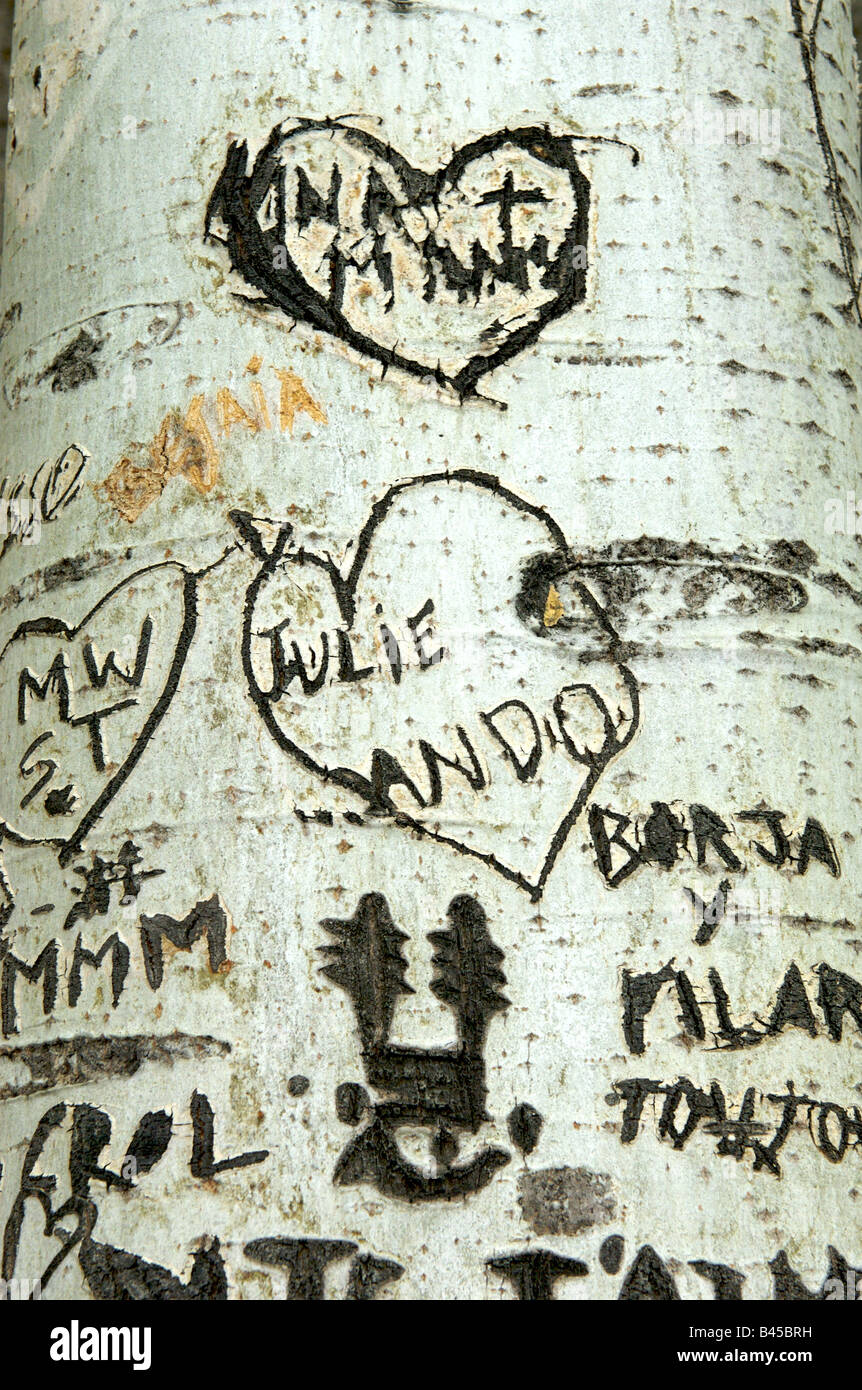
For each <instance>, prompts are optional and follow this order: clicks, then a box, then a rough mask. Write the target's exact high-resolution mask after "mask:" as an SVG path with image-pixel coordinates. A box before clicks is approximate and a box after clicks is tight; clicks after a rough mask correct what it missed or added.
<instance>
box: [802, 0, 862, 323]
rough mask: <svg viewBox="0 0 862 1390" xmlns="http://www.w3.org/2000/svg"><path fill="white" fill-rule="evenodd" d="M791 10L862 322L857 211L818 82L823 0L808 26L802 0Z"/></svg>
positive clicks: (845, 266)
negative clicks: (841, 169)
mask: <svg viewBox="0 0 862 1390" xmlns="http://www.w3.org/2000/svg"><path fill="white" fill-rule="evenodd" d="M790 10H791V13H792V15H793V32H794V34H795V37H796V39H797V41H798V43H799V50H800V54H801V57H802V67H803V69H804V72H805V84H806V86H807V87H808V91H809V93H810V96H811V105H812V107H813V110H814V124H815V129H816V132H817V143H818V144H819V146H820V150H821V153H822V155H823V163H824V165H825V166H826V194H827V197H828V199H829V205H830V207H831V209H832V220H833V222H834V225H835V234H836V236H837V237H838V245H839V247H840V250H841V266H842V270H843V273H844V279H845V280H846V281H847V287H848V289H849V291H850V298H849V300H848V302H847V305H846V306H845V312H846V313H847V314H848V315H849V316H850V317H852V318H853V319H854V320H855V321H856V323H858V324H860V325H862V304H860V298H859V296H860V293H862V276H860V275H859V272H858V266H857V263H856V252H855V248H854V244H853V232H852V229H851V218H853V216H854V214H853V212H852V209H851V207H850V204H849V203H848V200H847V197H846V195H845V193H844V190H843V187H842V180H841V175H840V173H839V171H838V162H837V160H836V158H835V150H834V147H833V145H832V139H831V137H830V134H829V128H828V126H827V124H826V116H825V114H824V111H823V103H822V101H821V97H820V91H819V89H818V86H817V74H816V62H817V28H818V26H819V24H820V19H821V17H822V13H823V0H817V4H816V7H815V10H814V16H813V18H812V20H811V23H810V25H809V27H808V28H807V29H806V27H805V23H804V19H803V13H802V3H801V0H790Z"/></svg>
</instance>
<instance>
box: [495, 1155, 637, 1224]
mask: <svg viewBox="0 0 862 1390" xmlns="http://www.w3.org/2000/svg"><path fill="white" fill-rule="evenodd" d="M518 1193H519V1195H518V1203H519V1205H520V1207H521V1211H522V1213H523V1216H524V1220H525V1221H526V1222H527V1224H528V1225H529V1226H531V1227H532V1229H533V1230H534V1231H535V1233H536V1235H537V1236H544V1235H551V1236H576V1235H579V1234H580V1232H581V1231H586V1230H589V1228H590V1227H591V1226H600V1225H603V1224H604V1223H605V1222H607V1221H611V1220H612V1219H613V1217H614V1216H615V1215H616V1212H617V1203H616V1197H615V1196H614V1193H613V1191H612V1186H611V1179H610V1177H609V1175H608V1174H607V1173H592V1172H590V1170H589V1169H588V1168H544V1169H540V1170H539V1171H538V1172H536V1173H522V1174H521V1175H520V1177H519V1178H518Z"/></svg>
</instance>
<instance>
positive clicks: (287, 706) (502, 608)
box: [232, 469, 639, 900]
mask: <svg viewBox="0 0 862 1390" xmlns="http://www.w3.org/2000/svg"><path fill="white" fill-rule="evenodd" d="M232 520H233V521H234V525H235V526H236V528H237V531H238V533H239V535H240V539H241V542H242V544H243V546H244V547H246V548H247V549H249V550H250V551H251V552H252V554H253V555H254V556H255V557H256V558H257V560H258V561H260V570H259V572H258V574H257V575H256V577H255V578H254V580H253V581H252V583H251V585H250V587H249V590H248V593H247V596H246V603H245V620H244V631H243V639H242V654H243V665H244V669H245V674H246V679H247V681H248V687H249V691H250V693H251V696H252V699H253V700H254V703H255V705H256V707H257V710H258V713H259V715H260V717H261V719H262V720H263V722H264V724H265V725H266V728H267V730H268V732H269V733H270V734H271V736H272V737H273V738H274V740H275V742H276V743H277V744H278V746H279V748H281V749H282V750H283V751H284V752H285V753H288V754H290V755H291V756H292V757H293V758H295V759H296V760H297V761H298V762H299V763H300V764H301V766H302V767H304V768H306V769H308V770H309V771H311V772H314V773H315V774H316V775H317V776H319V777H321V778H323V779H324V780H325V781H326V782H327V783H329V784H330V785H331V786H333V787H335V788H338V789H340V790H341V791H342V792H347V793H349V794H350V795H351V798H355V797H358V798H359V799H360V802H364V803H365V812H366V819H368V818H370V819H371V820H372V822H374V821H376V822H377V823H380V821H382V820H384V819H386V818H389V819H390V821H391V822H394V824H396V825H399V826H402V827H404V828H405V829H409V830H412V831H418V832H420V833H422V834H423V835H427V836H431V837H433V838H434V839H435V840H437V841H439V842H440V843H442V844H446V845H449V846H451V847H452V848H454V849H456V850H458V851H460V852H461V853H463V854H470V855H474V856H475V857H476V858H478V859H481V860H483V861H484V862H485V863H486V864H488V865H489V866H490V867H491V868H493V869H495V870H496V871H497V872H498V873H500V874H502V875H503V876H504V877H505V878H507V879H509V880H510V881H511V882H513V883H515V884H517V886H518V887H520V888H522V889H524V891H526V892H528V893H529V894H530V896H531V897H532V898H533V899H534V900H535V899H537V898H539V897H540V896H541V894H542V892H543V889H544V886H545V882H546V880H547V878H548V875H549V874H550V872H551V870H552V868H553V866H554V863H555V862H556V859H557V856H558V855H559V853H560V851H561V850H562V848H563V845H564V844H565V842H566V839H567V837H568V835H569V833H570V831H571V829H572V827H573V826H574V824H575V822H576V821H577V819H578V817H579V816H580V814H581V812H582V810H583V809H584V807H585V805H586V802H587V799H588V797H589V795H590V793H591V791H592V789H593V787H594V786H595V785H596V783H597V781H598V779H599V777H600V776H601V774H602V772H603V770H604V768H605V767H606V766H607V764H608V763H609V762H610V760H611V759H612V758H613V757H615V756H616V754H617V753H619V752H620V751H621V750H622V749H623V748H625V746H626V745H627V744H628V742H629V741H630V740H631V738H632V737H633V735H634V733H635V729H636V727H637V723H638V713H639V702H638V693H637V685H636V682H635V679H634V677H633V675H632V674H631V672H630V671H629V670H628V669H627V667H626V666H624V665H623V664H622V662H621V661H620V653H619V642H618V638H617V636H616V633H615V632H614V630H613V628H612V627H611V626H610V623H609V622H608V620H607V617H606V614H605V612H604V610H603V609H602V608H601V607H600V606H599V604H598V603H597V602H596V600H595V599H594V598H593V596H592V594H591V593H590V591H589V590H588V589H587V587H586V585H584V584H582V583H581V582H580V581H579V580H577V579H576V578H574V576H573V574H572V571H573V569H574V567H575V562H574V559H573V557H572V555H571V552H570V551H569V548H568V546H567V544H566V541H565V538H564V536H563V534H562V532H561V531H560V528H559V527H558V526H557V524H556V522H555V521H554V520H553V518H552V517H550V516H549V515H548V513H547V512H545V511H544V510H543V509H542V508H540V507H536V506H533V505H531V504H530V503H528V502H525V501H523V500H522V499H521V498H519V497H517V496H516V495H515V494H514V493H512V492H510V491H509V490H508V489H507V488H504V487H503V486H502V485H501V484H500V482H499V480H498V479H497V478H494V477H492V476H491V475H489V474H483V473H477V472H473V471H472V470H469V469H458V470H455V471H453V472H451V473H444V474H431V475H429V476H427V477H425V478H412V479H409V480H408V481H406V482H404V483H400V484H397V485H395V486H394V487H392V488H390V489H389V491H388V492H386V493H385V495H384V496H383V498H382V499H381V500H380V501H379V502H378V503H377V504H376V505H375V506H374V507H373V509H372V512H371V516H370V517H369V519H368V521H367V522H366V524H365V526H364V527H363V528H362V530H361V532H360V533H359V536H358V538H357V540H356V543H355V545H354V547H353V548H352V550H351V551H350V552H349V555H348V558H347V559H346V560H345V561H344V562H343V563H342V564H341V565H339V564H336V563H335V562H334V561H333V560H332V559H331V558H330V557H329V556H328V555H326V554H320V553H318V552H316V551H313V550H311V549H308V548H306V547H305V546H303V545H302V544H297V543H296V540H295V537H294V535H293V531H292V528H291V527H290V526H280V527H279V526H278V525H275V524H272V523H264V522H256V521H255V520H254V519H253V518H251V517H249V516H248V515H247V514H246V513H239V512H234V513H232ZM492 536H493V538H494V540H493V545H492V544H491V540H490V538H491V537H492ZM552 586H554V587H555V591H556V592H558V598H559V594H560V593H562V595H563V598H559V603H560V606H561V608H562V610H563V611H562V615H561V614H560V613H559V612H558V611H557V609H556V608H555V609H554V614H553V622H552V623H551V624H550V625H549V624H548V622H547V621H546V613H547V609H548V604H547V599H548V593H549V589H550V588H551V587H552ZM303 614H311V615H312V616H310V617H309V618H306V617H304V616H302V615H303ZM317 614H320V615H321V617H320V619H318V618H317V616H316V615H317ZM353 705H355V706H356V708H355V710H353V709H351V706H353ZM354 714H355V715H356V716H357V717H355V718H354V717H353V715H354ZM300 728H301V729H302V731H303V732H302V733H301V734H300V733H299V732H298V730H299V729H300ZM312 750H313V751H312ZM348 804H349V805H350V807H351V814H353V815H354V816H355V814H356V813H355V811H353V809H352V808H353V807H354V806H355V801H354V800H352V799H351V801H350V802H349V803H348ZM456 826H457V827H462V826H463V827H466V829H464V830H461V829H454V828H452V827H456Z"/></svg>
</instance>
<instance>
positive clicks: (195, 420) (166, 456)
mask: <svg viewBox="0 0 862 1390" xmlns="http://www.w3.org/2000/svg"><path fill="white" fill-rule="evenodd" d="M203 400H204V398H203V396H202V395H198V396H193V397H192V400H191V403H190V404H189V407H188V410H187V411H186V413H185V415H184V416H182V415H180V412H179V411H178V410H171V411H169V412H168V414H167V415H166V416H165V418H164V420H163V421H162V423H161V425H160V427H159V431H158V434H157V435H156V437H155V439H154V440H153V441H152V443H151V444H150V445H149V446H145V445H143V444H136V445H133V446H132V448H133V450H134V454H135V455H136V456H137V457H129V456H127V457H125V458H122V459H120V462H119V463H118V464H117V465H116V466H115V467H114V468H113V469H112V470H111V472H110V473H109V474H108V476H107V478H106V479H105V480H104V482H102V483H96V484H95V491H96V492H102V493H104V495H105V497H106V498H107V500H108V502H110V504H111V506H112V507H114V509H115V510H116V511H117V512H119V514H120V516H121V517H122V518H123V520H124V521H128V522H130V523H131V522H135V521H137V519H138V517H139V516H140V515H141V513H142V512H144V511H146V509H147V507H149V506H150V505H151V503H153V502H155V501H156V499H157V498H159V497H161V495H162V493H163V491H164V489H165V486H166V484H167V482H168V480H169V479H170V478H173V477H176V475H177V474H178V473H181V474H182V475H183V477H184V478H186V479H187V480H188V481H189V482H190V483H191V484H192V487H194V488H196V489H197V491H198V492H200V493H202V494H203V493H207V492H209V491H210V489H211V488H212V487H213V486H214V484H215V482H216V479H217V478H218V465H219V456H218V450H217V449H216V446H215V442H214V440H213V437H212V435H211V434H210V431H209V429H208V427H207V424H206V421H205V420H204V416H203V409H202V407H203ZM146 455H149V462H145V461H144V459H145V458H146ZM138 460H140V461H138Z"/></svg>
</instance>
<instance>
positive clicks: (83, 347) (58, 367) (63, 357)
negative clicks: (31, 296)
mask: <svg viewBox="0 0 862 1390" xmlns="http://www.w3.org/2000/svg"><path fill="white" fill-rule="evenodd" d="M103 346H104V339H103V338H101V337H99V336H97V335H96V334H95V333H94V334H90V333H88V332H87V330H86V329H85V328H82V329H81V331H80V332H79V333H78V336H77V337H76V338H73V339H72V341H71V343H69V344H68V345H67V346H66V347H64V348H63V349H62V351H60V352H58V353H57V356H56V357H55V358H54V360H53V362H51V363H50V365H49V366H47V367H46V368H45V370H44V372H40V373H39V375H38V376H37V378H36V383H37V385H41V384H42V382H43V381H50V382H51V390H52V391H76V390H77V389H78V387H79V386H83V385H84V383H85V382H87V381H95V380H96V378H97V376H98V375H99V373H98V364H97V360H96V359H97V358H98V356H99V353H100V352H101V350H102V348H103Z"/></svg>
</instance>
